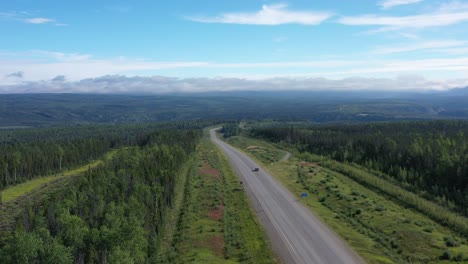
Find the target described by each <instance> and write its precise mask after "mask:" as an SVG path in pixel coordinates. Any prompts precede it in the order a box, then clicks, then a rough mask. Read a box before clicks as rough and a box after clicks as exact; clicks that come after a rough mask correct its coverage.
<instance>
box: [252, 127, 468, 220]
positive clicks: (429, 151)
mask: <svg viewBox="0 0 468 264" xmlns="http://www.w3.org/2000/svg"><path fill="white" fill-rule="evenodd" d="M250 135H251V136H253V137H257V138H263V139H267V140H271V141H274V142H283V143H286V144H288V145H292V146H294V147H295V148H297V149H298V150H299V151H307V152H311V153H315V154H318V155H323V156H326V157H329V158H331V159H334V160H337V161H341V162H349V163H356V164H359V165H361V166H364V167H366V168H368V169H369V170H373V171H378V172H383V173H385V174H387V175H390V176H391V177H392V179H393V180H394V182H397V183H399V184H401V186H402V187H405V188H406V189H408V190H411V191H414V192H416V193H418V194H419V195H422V196H424V197H425V198H429V199H432V200H434V201H437V202H438V203H439V204H441V205H444V206H447V207H449V208H450V209H454V210H456V211H458V212H462V213H463V214H465V215H468V122H466V121H425V122H397V123H374V124H358V125H332V126H308V127H305V126H303V127H300V126H295V127H282V128H253V129H252V130H250ZM382 176H383V175H382Z"/></svg>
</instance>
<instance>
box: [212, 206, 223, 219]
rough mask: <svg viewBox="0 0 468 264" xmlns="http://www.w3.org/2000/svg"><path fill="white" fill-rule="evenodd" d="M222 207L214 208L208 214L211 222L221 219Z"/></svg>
mask: <svg viewBox="0 0 468 264" xmlns="http://www.w3.org/2000/svg"><path fill="white" fill-rule="evenodd" d="M223 212H224V205H222V204H221V205H219V206H216V208H215V209H214V210H212V211H211V212H210V218H211V219H213V220H221V219H222V218H223Z"/></svg>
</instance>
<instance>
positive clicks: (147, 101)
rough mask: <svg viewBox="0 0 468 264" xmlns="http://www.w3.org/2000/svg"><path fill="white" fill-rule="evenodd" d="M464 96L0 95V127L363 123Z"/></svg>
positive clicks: (456, 110) (440, 115) (438, 113)
mask: <svg viewBox="0 0 468 264" xmlns="http://www.w3.org/2000/svg"><path fill="white" fill-rule="evenodd" d="M467 101H468V95H467V94H464V93H459V91H458V90H457V91H455V90H452V91H451V92H446V93H379V92H372V93H370V92H299V91H287V92H286V91H285V92H248V91H245V92H226V93H216V94H186V95H177V96H176V95H102V94H101V95H97V94H7V95H0V128H5V127H18V126H19V127H21V126H51V125H52V126H57V125H74V124H75V125H76V124H81V125H83V124H96V123H107V124H115V123H141V122H153V121H158V122H160V121H174V120H196V119H205V120H207V119H211V120H220V119H222V120H226V119H229V120H239V119H251V120H252V119H257V120H260V119H275V120H301V121H311V122H320V123H321V122H339V121H347V122H368V121H385V120H413V119H447V118H448V119H453V118H458V119H460V118H461V119H468V106H467V104H466V102H467Z"/></svg>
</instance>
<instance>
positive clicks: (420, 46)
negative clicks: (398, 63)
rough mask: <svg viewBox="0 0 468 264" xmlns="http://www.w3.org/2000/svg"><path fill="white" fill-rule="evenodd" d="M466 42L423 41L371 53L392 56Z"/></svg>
mask: <svg viewBox="0 0 468 264" xmlns="http://www.w3.org/2000/svg"><path fill="white" fill-rule="evenodd" d="M467 43H468V41H458V40H436V41H425V42H420V43H413V44H406V45H398V46H386V47H379V48H377V49H374V50H372V51H371V53H372V54H393V53H401V52H411V51H419V50H433V49H438V48H450V47H459V46H462V45H466V44H467Z"/></svg>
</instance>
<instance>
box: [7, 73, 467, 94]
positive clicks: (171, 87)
mask: <svg viewBox="0 0 468 264" xmlns="http://www.w3.org/2000/svg"><path fill="white" fill-rule="evenodd" d="M64 81H65V77H64V76H57V77H56V78H54V79H52V80H49V81H39V82H25V83H21V84H16V85H4V86H0V93H150V94H164V93H180V92H190V93H197V92H210V91H293V90H303V91H321V90H326V91H330V90H337V91H349V90H374V91H375V90H380V91H384V90H386V91H395V90H400V91H403V90H413V91H414V90H445V89H450V88H454V87H464V86H467V85H468V79H454V80H448V81H434V80H427V79H425V78H422V77H420V76H411V75H409V76H400V77H397V78H393V79H388V78H357V77H354V78H344V79H337V80H332V79H326V78H270V79H262V80H248V79H242V78H173V77H163V76H152V77H126V76H122V75H107V76H102V77H97V78H89V79H84V80H80V81H76V82H64Z"/></svg>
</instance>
